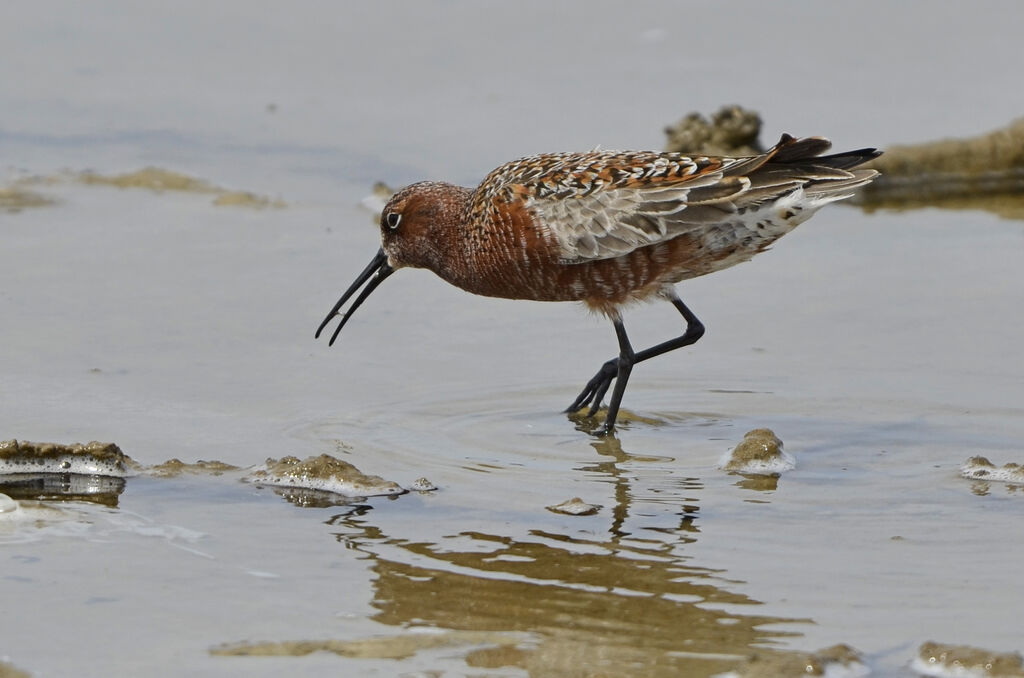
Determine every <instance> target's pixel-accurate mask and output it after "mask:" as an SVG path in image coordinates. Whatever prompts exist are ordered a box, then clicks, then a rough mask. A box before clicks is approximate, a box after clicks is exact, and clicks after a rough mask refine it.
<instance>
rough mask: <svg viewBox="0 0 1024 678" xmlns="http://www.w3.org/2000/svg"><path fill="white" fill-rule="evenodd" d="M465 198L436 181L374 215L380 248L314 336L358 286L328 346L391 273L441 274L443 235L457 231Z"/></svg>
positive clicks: (466, 193)
mask: <svg viewBox="0 0 1024 678" xmlns="http://www.w3.org/2000/svg"><path fill="white" fill-rule="evenodd" d="M470 195H471V191H470V190H469V189H466V188H462V187H460V186H453V185H451V184H446V183H441V182H436V181H421V182H419V183H416V184H412V185H410V186H406V187H405V188H403V189H402V190H400V191H398V192H397V193H395V195H393V196H392V197H391V199H390V200H388V203H387V205H385V206H384V210H383V211H382V212H381V215H380V239H381V248H380V250H378V251H377V254H376V255H375V256H374V258H373V259H372V260H371V261H370V264H369V265H368V266H367V267H366V268H365V269H363V272H362V273H360V274H359V276H358V277H357V278H356V279H355V282H353V283H352V284H351V285H350V286H349V288H348V289H347V290H346V291H345V293H344V294H343V295H341V298H340V299H338V302H337V303H336V304H335V305H334V308H332V309H331V312H330V313H328V314H327V317H326V318H324V320H323V322H322V323H320V327H319V328H317V331H316V336H317V337H319V336H320V333H321V332H323V329H324V328H325V327H326V326H327V323H329V322H330V321H331V319H332V318H334V317H335V316H337V315H340V313H339V311H340V309H341V307H342V306H344V304H345V302H346V301H348V300H349V298H350V297H351V296H352V295H353V294H355V293H356V292H357V291H358V290H359V288H361V287H362V288H363V289H362V292H360V293H359V296H357V297H356V298H355V301H353V302H352V305H351V306H350V307H349V309H348V311H347V312H346V313H345V314H344V315H343V316H342V318H341V322H340V323H339V324H338V326H337V327H336V328H335V330H334V333H333V334H332V335H331V340H330V344H333V343H334V340H335V339H336V338H337V337H338V333H339V332H341V328H342V327H344V326H345V323H347V322H348V319H349V318H350V317H352V314H353V313H354V312H355V310H356V309H357V308H359V305H360V304H362V303H363V301H365V300H366V298H367V297H368V296H370V293H371V292H373V290H374V289H376V288H377V286H378V285H380V284H381V283H382V282H383V281H384V279H385V278H387V277H388V276H389V275H391V274H392V273H394V272H395V271H396V270H398V269H400V268H405V267H412V268H429V269H430V270H432V271H434V272H438V271H440V270H442V269H443V268H444V267H445V266H446V265H447V260H446V257H447V256H450V255H451V247H450V246H448V238H447V237H446V235H447V234H450V233H452V231H453V229H456V228H458V226H459V223H460V220H461V219H462V218H463V214H464V212H465V207H466V205H467V202H468V200H469V197H470ZM363 285H365V287H363Z"/></svg>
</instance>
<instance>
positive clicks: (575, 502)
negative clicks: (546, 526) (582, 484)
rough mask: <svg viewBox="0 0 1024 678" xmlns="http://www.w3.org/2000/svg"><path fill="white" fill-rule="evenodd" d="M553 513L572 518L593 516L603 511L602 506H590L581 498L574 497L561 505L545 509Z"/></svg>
mask: <svg viewBox="0 0 1024 678" xmlns="http://www.w3.org/2000/svg"><path fill="white" fill-rule="evenodd" d="M545 508H547V510H549V511H551V512H553V513H564V514H566V515H570V516H592V515H594V514H595V513H597V512H598V511H600V510H601V505H600V504H588V503H587V502H585V501H583V500H582V499H580V498H579V497H573V498H572V499H569V500H567V501H563V502H562V503H561V504H555V505H554V506H547V507H545Z"/></svg>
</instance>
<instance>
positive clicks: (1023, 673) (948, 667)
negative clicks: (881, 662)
mask: <svg viewBox="0 0 1024 678" xmlns="http://www.w3.org/2000/svg"><path fill="white" fill-rule="evenodd" d="M911 667H912V668H913V669H914V670H915V671H917V672H918V673H920V674H923V675H926V676H970V677H972V678H988V677H989V676H991V678H1004V677H1005V678H1021V677H1024V660H1022V658H1021V656H1020V654H1018V653H1016V652H1006V653H1002V654H1000V653H997V652H992V651H990V650H983V649H979V648H976V647H971V646H969V645H945V644H943V643H936V642H933V641H929V642H927V643H925V644H923V645H922V646H921V648H920V650H918V653H917V658H916V659H914V661H913V663H912V664H911Z"/></svg>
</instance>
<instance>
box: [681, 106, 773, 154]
mask: <svg viewBox="0 0 1024 678" xmlns="http://www.w3.org/2000/svg"><path fill="white" fill-rule="evenodd" d="M760 134H761V116H759V115H758V114H757V113H755V112H754V111H750V110H747V109H744V108H742V107H740V106H723V107H722V108H720V109H718V112H716V113H715V114H714V115H712V116H711V120H710V121H708V120H707V119H706V118H705V117H704V116H702V115H701V114H700V113H690V114H689V115H687V116H686V117H684V118H683V119H682V120H680V121H679V122H677V123H676V124H674V125H670V126H668V127H666V128H665V135H666V136H667V137H668V141H667V142H666V143H665V150H666V151H671V152H676V153H702V154H706V155H727V156H734V157H735V156H742V155H757V154H758V153H763V152H764V147H762V146H761V142H760V141H759V140H758V137H759V136H760Z"/></svg>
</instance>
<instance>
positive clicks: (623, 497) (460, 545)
mask: <svg viewBox="0 0 1024 678" xmlns="http://www.w3.org/2000/svg"><path fill="white" fill-rule="evenodd" d="M591 444H592V445H593V447H594V449H595V450H596V451H597V453H598V454H599V455H600V457H601V460H599V461H597V462H595V463H592V464H588V465H586V466H583V467H581V468H579V469H578V471H579V472H581V473H586V474H597V475H598V476H600V477H601V478H603V479H604V480H606V481H607V482H610V483H611V484H612V485H613V486H614V492H613V494H614V506H612V507H611V517H610V522H609V524H608V528H607V534H606V536H604V537H601V536H589V534H588V536H586V537H581V536H579V535H578V534H576V535H569V534H560V533H556V532H552V531H545V530H533V531H530V532H529V533H528V536H527V537H520V538H512V537H508V536H503V535H499V534H490V533H487V532H462V533H460V534H458V535H454V536H453V537H452V538H451V540H450V541H447V540H445V541H443V542H442V543H437V544H434V543H428V542H424V541H416V540H407V539H396V538H392V537H388V536H387V535H385V534H383V533H382V531H381V530H380V529H379V528H378V527H376V526H374V524H373V521H372V517H373V513H372V511H369V510H359V507H351V509H350V510H347V511H345V512H343V513H338V514H336V515H335V516H334V517H333V518H332V519H331V520H330V521H329V523H330V524H331V525H332V527H334V528H335V535H336V537H337V539H338V540H339V542H341V543H343V544H345V545H346V546H347V547H348V548H352V549H355V550H358V551H360V552H362V553H364V554H366V557H367V558H369V559H371V560H372V561H373V567H372V569H373V571H374V573H375V574H376V581H375V583H374V599H373V605H374V606H375V607H376V608H377V610H378V612H377V613H376V615H374V617H373V619H375V620H376V621H378V622H381V623H384V624H390V625H394V626H397V627H402V628H407V627H411V626H415V627H421V626H428V627H435V628H439V629H445V630H448V631H457V632H492V633H508V632H521V633H527V634H529V635H530V637H531V638H532V639H533V642H531V643H525V644H524V643H520V644H501V645H498V646H496V647H495V646H493V645H492V646H490V647H488V648H486V649H474V650H471V651H470V652H469V653H468V654H467V655H466V656H465V661H466V662H467V663H468V664H469V665H471V666H474V667H478V668H499V667H505V666H510V667H519V668H521V669H525V670H526V671H527V672H528V673H529V675H531V676H597V675H601V676H605V675H609V676H610V675H614V676H686V675H695V676H697V675H700V676H703V675H709V674H710V673H715V672H718V671H724V670H728V669H729V668H731V667H733V666H734V665H735V664H736V662H737V659H738V658H739V657H744V656H746V655H748V654H749V653H750V652H751V651H752V649H753V648H757V647H759V646H760V647H763V646H765V645H766V644H771V643H772V642H773V641H777V640H778V639H780V638H782V637H784V636H786V635H791V634H787V633H783V632H779V631H770V630H766V629H764V628H763V627H764V626H765V625H768V624H774V623H781V622H787V623H792V622H795V621H801V620H794V619H782V618H777V617H767V616H758V615H749V614H740V613H738V612H737V611H736V606H739V605H754V604H757V601H754V600H751V599H749V598H747V597H746V596H743V595H741V594H737V593H733V592H730V591H729V590H728V584H729V582H728V581H727V580H726V579H724V578H723V577H722V576H721V575H720V573H719V572H716V571H714V570H711V569H708V568H703V567H695V566H692V565H688V564H687V561H688V560H689V557H688V556H687V555H686V551H685V549H686V547H687V546H688V545H690V544H692V543H693V542H695V541H696V540H697V539H698V535H699V534H700V529H699V525H698V516H699V505H698V502H697V499H696V498H695V497H693V496H682V495H681V493H680V491H682V492H685V493H687V495H690V494H696V493H697V492H698V491H699V490H701V489H702V485H701V483H700V482H699V481H698V480H697V479H684V480H683V481H679V479H672V480H671V481H672V483H673V484H674V487H673V488H672V491H669V487H668V486H664V487H657V486H656V485H657V482H652V479H651V478H649V477H647V478H644V479H643V483H642V489H639V493H638V491H637V488H634V486H633V485H634V483H636V484H637V485H640V483H637V474H636V468H635V466H636V462H637V458H636V457H633V456H631V455H629V454H628V453H626V452H624V451H623V450H622V446H621V443H620V442H619V440H617V439H616V438H614V437H608V438H604V439H601V440H598V441H595V442H593V443H591ZM652 485H653V486H654V487H652ZM641 493H642V494H643V496H640V494H641ZM665 515H667V516H668V523H667V524H660V523H665V521H664V520H662V519H661V518H660V517H659V516H665ZM591 520H593V519H591ZM467 543H469V544H471V548H466V544H467ZM456 544H457V545H456ZM803 621H806V620H803Z"/></svg>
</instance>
